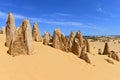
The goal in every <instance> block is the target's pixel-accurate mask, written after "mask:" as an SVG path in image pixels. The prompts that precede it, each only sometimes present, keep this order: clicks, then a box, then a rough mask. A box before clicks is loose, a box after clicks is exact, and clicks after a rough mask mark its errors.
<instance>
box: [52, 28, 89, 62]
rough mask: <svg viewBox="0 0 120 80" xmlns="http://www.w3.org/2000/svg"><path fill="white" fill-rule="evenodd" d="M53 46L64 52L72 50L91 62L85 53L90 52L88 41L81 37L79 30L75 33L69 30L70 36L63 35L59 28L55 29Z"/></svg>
mask: <svg viewBox="0 0 120 80" xmlns="http://www.w3.org/2000/svg"><path fill="white" fill-rule="evenodd" d="M84 42H85V43H84ZM53 47H54V48H56V49H60V50H63V51H66V52H73V53H74V54H75V55H77V56H78V57H79V58H81V59H83V60H85V61H86V62H87V63H91V62H90V59H89V57H88V54H87V52H90V45H89V42H88V40H87V39H85V40H84V39H83V36H82V34H81V32H80V31H78V32H77V33H76V35H74V32H71V33H70V37H65V36H64V34H62V33H61V32H60V29H55V31H54V34H53Z"/></svg>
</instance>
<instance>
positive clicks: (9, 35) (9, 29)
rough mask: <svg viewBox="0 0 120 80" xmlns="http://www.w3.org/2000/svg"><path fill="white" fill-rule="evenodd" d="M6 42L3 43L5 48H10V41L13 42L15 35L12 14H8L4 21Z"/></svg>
mask: <svg viewBox="0 0 120 80" xmlns="http://www.w3.org/2000/svg"><path fill="white" fill-rule="evenodd" d="M6 24H7V25H6V30H5V32H6V42H5V46H6V47H10V44H11V42H12V40H14V38H15V34H16V27H15V21H14V17H13V15H12V13H8V18H7V21H6Z"/></svg>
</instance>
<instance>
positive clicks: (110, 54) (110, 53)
mask: <svg viewBox="0 0 120 80" xmlns="http://www.w3.org/2000/svg"><path fill="white" fill-rule="evenodd" d="M101 52H102V51H101V49H99V50H98V54H100V55H107V56H108V57H110V58H112V59H114V60H116V61H118V62H119V61H120V59H119V57H118V54H117V53H116V52H115V51H113V50H112V51H110V50H109V46H108V43H105V46H104V50H103V53H101ZM107 61H109V62H111V61H110V60H107Z"/></svg>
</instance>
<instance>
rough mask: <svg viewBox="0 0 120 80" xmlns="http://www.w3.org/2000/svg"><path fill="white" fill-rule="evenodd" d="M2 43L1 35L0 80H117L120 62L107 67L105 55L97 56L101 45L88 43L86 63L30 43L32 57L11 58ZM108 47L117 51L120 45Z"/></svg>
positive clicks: (68, 54) (73, 56) (3, 36)
mask: <svg viewBox="0 0 120 80" xmlns="http://www.w3.org/2000/svg"><path fill="white" fill-rule="evenodd" d="M4 42H5V35H0V80H120V62H116V61H114V60H113V61H114V63H115V64H113V65H112V64H109V63H107V62H106V61H105V60H104V59H106V58H108V57H107V56H100V55H98V54H97V49H99V48H101V49H103V45H104V43H100V42H92V43H90V44H91V54H89V57H90V60H91V62H92V64H87V63H86V62H85V61H83V60H81V59H79V58H77V57H76V56H75V55H74V54H72V53H66V52H63V51H61V50H58V49H54V48H52V47H50V46H44V45H43V44H42V43H40V42H34V52H35V54H34V55H30V56H28V55H20V56H16V57H11V56H10V55H9V54H7V50H8V48H6V47H5V46H4ZM93 47H95V49H93ZM110 47H112V48H113V49H115V50H119V48H120V44H113V43H112V42H111V43H110ZM111 60H112V59H111Z"/></svg>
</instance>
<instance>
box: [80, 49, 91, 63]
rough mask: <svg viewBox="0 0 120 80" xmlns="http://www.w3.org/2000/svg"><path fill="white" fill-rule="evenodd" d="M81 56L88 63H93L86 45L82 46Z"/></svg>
mask: <svg viewBox="0 0 120 80" xmlns="http://www.w3.org/2000/svg"><path fill="white" fill-rule="evenodd" d="M79 58H81V59H83V60H85V61H86V62H87V63H91V61H90V59H89V57H88V54H87V52H86V51H85V47H82V49H81V55H80V57H79Z"/></svg>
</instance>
